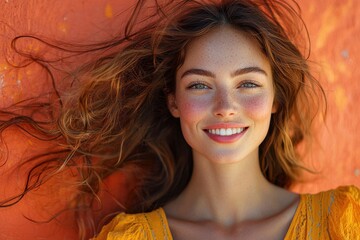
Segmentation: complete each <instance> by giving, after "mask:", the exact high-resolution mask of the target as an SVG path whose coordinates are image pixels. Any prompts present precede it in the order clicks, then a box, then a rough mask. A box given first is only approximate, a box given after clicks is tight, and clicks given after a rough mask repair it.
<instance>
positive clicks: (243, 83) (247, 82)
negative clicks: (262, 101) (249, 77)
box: [240, 81, 259, 88]
mask: <svg viewBox="0 0 360 240" xmlns="http://www.w3.org/2000/svg"><path fill="white" fill-rule="evenodd" d="M249 85H251V86H249ZM240 87H244V88H256V87H259V85H258V84H256V83H254V82H252V81H246V82H242V83H241V84H240Z"/></svg>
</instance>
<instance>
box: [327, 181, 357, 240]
mask: <svg viewBox="0 0 360 240" xmlns="http://www.w3.org/2000/svg"><path fill="white" fill-rule="evenodd" d="M331 202H332V204H331V206H330V208H329V217H328V218H329V223H328V224H329V231H330V232H331V233H332V235H333V236H338V237H342V238H345V239H355V238H354V237H355V236H356V237H358V238H356V239H360V190H359V188H357V187H355V186H349V187H340V188H337V189H336V190H333V191H332V192H331Z"/></svg>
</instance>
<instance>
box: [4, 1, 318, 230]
mask: <svg viewBox="0 0 360 240" xmlns="http://www.w3.org/2000/svg"><path fill="white" fill-rule="evenodd" d="M145 10H146V11H147V12H146V14H144V12H145ZM221 25H230V26H231V27H233V28H235V29H239V30H241V31H244V32H246V33H248V34H250V35H252V36H253V37H254V38H255V39H256V40H257V41H258V43H259V46H260V47H261V49H262V51H263V53H264V54H265V56H266V57H267V58H268V60H269V62H270V64H271V68H272V71H273V78H274V86H275V102H276V105H277V111H276V113H274V114H273V116H272V119H271V125H270V129H269V132H268V134H267V136H266V138H265V140H264V141H263V143H262V144H261V146H260V166H261V170H262V172H263V174H264V176H265V177H266V178H267V179H268V180H269V181H270V182H272V183H274V184H276V185H278V186H281V187H288V186H289V185H290V184H291V182H292V181H293V180H295V179H297V176H298V170H299V169H301V168H304V167H303V166H302V164H301V162H300V161H299V155H298V154H297V151H296V146H297V145H298V144H299V143H301V142H302V140H303V139H304V137H305V136H307V135H309V133H310V131H311V128H310V126H311V123H312V121H313V119H314V117H315V114H316V112H317V111H318V110H319V109H320V107H319V104H320V103H321V102H323V101H324V100H325V96H324V93H323V90H322V88H321V86H320V84H319V83H318V81H317V80H316V79H315V78H314V77H313V76H312V75H311V73H310V70H309V66H308V60H307V57H306V56H304V54H302V53H301V51H300V50H299V49H298V48H297V47H296V46H295V44H294V42H295V41H296V40H297V39H298V37H299V36H300V30H298V28H297V27H298V26H304V25H303V23H302V20H301V17H300V15H299V9H298V6H297V4H296V3H295V2H292V3H291V4H289V3H287V1H282V0H222V1H186V0H183V1H165V2H158V1H155V3H154V5H151V4H149V2H147V1H144V0H139V1H138V2H137V4H136V6H135V7H134V11H133V14H132V16H131V18H130V20H129V21H128V24H127V26H126V28H125V33H124V34H123V35H121V36H119V37H118V38H117V39H114V40H111V41H108V42H105V43H101V44H98V45H96V46H92V49H91V50H90V49H88V50H86V51H99V50H104V49H116V51H114V50H113V51H112V52H113V53H111V54H108V55H106V56H103V57H99V58H96V59H95V60H94V61H91V62H90V63H88V64H86V65H84V66H83V67H82V68H80V69H79V70H78V71H77V72H76V80H77V84H76V83H74V84H73V87H72V89H71V91H70V94H68V96H66V98H64V97H62V98H61V99H65V100H64V103H62V102H61V104H60V110H59V116H56V118H55V119H56V121H55V122H52V123H51V124H49V125H50V126H51V127H49V128H46V127H43V124H44V123H40V122H39V121H34V119H32V118H31V117H24V116H17V118H12V119H10V120H7V121H3V122H1V128H0V129H1V131H3V129H5V128H6V127H7V126H10V125H16V124H17V123H16V121H17V120H16V119H18V120H19V119H21V120H22V121H23V122H24V123H26V124H28V125H30V126H32V129H33V130H34V131H38V132H41V134H43V135H46V136H47V137H48V138H49V139H52V137H54V136H55V137H57V139H59V141H61V144H62V145H61V150H59V151H58V152H57V153H59V154H60V155H61V156H62V157H56V158H52V155H50V154H48V155H47V156H48V157H49V158H48V160H47V161H51V162H53V163H55V165H52V167H51V168H50V167H49V169H47V168H46V167H44V166H48V165H45V164H42V163H40V164H37V165H36V166H35V167H33V168H32V169H31V171H29V177H30V179H32V178H33V177H34V176H43V175H42V174H43V173H40V171H42V172H43V171H44V170H45V171H46V170H53V169H54V168H55V169H59V170H60V169H66V168H71V167H74V166H75V167H76V168H77V169H78V170H79V182H80V183H82V184H81V185H80V186H81V189H80V191H79V195H78V198H77V205H78V206H82V205H84V204H90V203H91V201H92V199H93V196H94V193H97V192H98V191H99V187H100V184H101V181H102V180H103V179H105V178H106V177H108V176H110V175H111V174H113V173H114V172H116V171H118V170H120V169H124V168H128V169H132V172H136V173H137V174H136V175H134V178H135V179H136V186H135V188H134V189H135V190H134V192H133V193H132V196H133V197H134V198H133V199H132V203H131V204H128V205H127V208H126V209H125V210H126V211H127V212H142V211H150V210H152V209H155V208H157V207H159V206H162V205H164V204H165V203H166V202H168V201H169V200H171V199H173V198H175V197H176V196H178V195H179V194H180V193H181V192H182V191H183V189H184V188H185V186H186V185H187V183H188V181H189V179H190V177H191V174H192V155H191V148H190V147H189V146H188V145H187V143H186V142H185V140H184V138H183V135H182V133H181V129H180V125H179V120H178V119H175V118H173V117H172V116H171V114H170V112H169V110H168V108H167V104H166V99H167V95H168V94H169V93H172V92H174V90H175V73H176V71H177V69H178V68H179V66H181V64H182V63H183V61H184V56H185V48H186V46H187V45H188V43H189V42H191V41H192V40H193V39H195V38H197V37H199V36H203V35H204V34H206V33H207V32H209V31H210V30H211V29H213V28H215V27H217V26H221ZM305 33H306V29H305ZM61 50H63V51H69V50H68V49H61ZM319 93H320V94H319ZM309 106H312V107H311V108H310V107H309ZM19 117H20V118H19ZM45 155H46V154H45ZM64 155H65V156H64ZM49 159H50V160H49ZM78 159H81V160H78ZM44 162H45V161H44ZM54 166H55V167H54ZM139 171H141V174H138V173H139ZM48 172H49V173H48V175H47V177H49V176H52V175H54V174H56V171H55V173H54V171H48ZM37 184H38V183H37ZM29 186H30V187H29V189H31V186H33V185H31V184H30V185H29ZM29 189H26V190H25V191H24V193H23V194H25V193H26V192H28V190H29ZM82 218H85V215H84V216H82ZM84 222H85V221H83V220H81V217H80V221H79V225H80V226H82V228H85V227H86V226H84V224H85V223H84Z"/></svg>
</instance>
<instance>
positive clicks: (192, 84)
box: [186, 81, 210, 89]
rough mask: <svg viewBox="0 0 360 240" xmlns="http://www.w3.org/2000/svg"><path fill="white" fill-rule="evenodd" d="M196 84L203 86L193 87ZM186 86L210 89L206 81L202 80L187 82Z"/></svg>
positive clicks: (188, 87)
mask: <svg viewBox="0 0 360 240" xmlns="http://www.w3.org/2000/svg"><path fill="white" fill-rule="evenodd" d="M197 85H202V86H204V88H194V87H195V86H197ZM186 88H187V89H210V87H209V85H208V84H207V83H206V82H202V81H196V82H191V83H190V84H188V86H187V87H186Z"/></svg>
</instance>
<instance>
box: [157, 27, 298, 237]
mask: <svg viewBox="0 0 360 240" xmlns="http://www.w3.org/2000/svg"><path fill="white" fill-rule="evenodd" d="M274 95H275V90H274V84H273V78H272V75H271V67H270V64H269V62H268V60H267V59H266V57H265V56H264V55H263V53H262V52H261V50H260V47H259V46H258V44H257V42H256V41H255V40H254V39H252V38H251V37H250V36H249V35H247V34H245V33H243V32H241V31H239V30H235V29H233V28H231V27H230V26H226V25H225V26H221V27H218V28H215V29H213V30H212V31H211V32H209V33H207V34H205V35H204V36H202V37H200V38H197V39H195V40H194V41H192V42H191V43H190V44H189V45H188V46H187V49H186V55H185V61H184V64H183V65H182V66H181V67H180V68H179V70H178V72H177V74H176V91H175V93H174V94H172V95H169V96H168V106H169V110H170V112H171V113H172V115H173V116H174V117H176V118H179V119H180V123H181V129H182V132H183V135H184V137H185V139H186V141H187V142H188V144H189V145H190V146H191V148H192V150H193V159H194V171H193V175H192V178H191V180H190V182H189V184H188V186H187V187H186V189H185V190H184V191H183V192H182V193H181V194H180V196H179V197H178V198H176V199H175V200H174V201H172V202H170V203H169V204H167V205H166V206H165V207H164V210H165V213H166V215H167V218H168V222H169V227H170V229H171V232H172V234H173V238H174V239H239V238H241V237H243V238H245V239H264V237H265V236H266V239H282V238H284V236H285V235H286V232H287V229H288V227H289V225H290V223H291V220H292V218H293V216H294V213H295V211H296V208H297V205H298V202H299V196H298V195H296V194H294V193H291V192H288V191H286V190H284V189H282V188H279V187H277V186H274V185H272V184H271V183H269V182H268V181H267V180H266V179H265V177H264V176H263V175H262V173H261V170H260V166H259V154H258V153H259V145H260V144H261V142H262V141H263V140H264V138H265V136H266V134H267V132H268V129H269V123H270V119H271V115H272V114H273V113H274V112H276V104H275V103H274ZM228 126H230V128H238V129H240V130H241V133H238V134H235V135H232V136H229V137H224V136H218V135H216V134H211V133H209V131H208V129H219V128H226V127H228ZM214 131H215V130H214Z"/></svg>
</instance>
